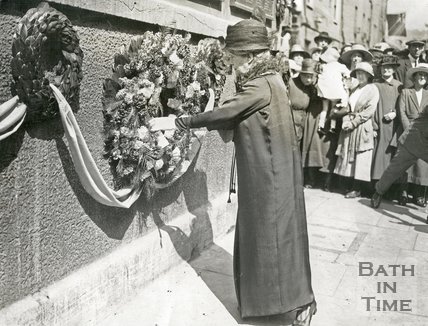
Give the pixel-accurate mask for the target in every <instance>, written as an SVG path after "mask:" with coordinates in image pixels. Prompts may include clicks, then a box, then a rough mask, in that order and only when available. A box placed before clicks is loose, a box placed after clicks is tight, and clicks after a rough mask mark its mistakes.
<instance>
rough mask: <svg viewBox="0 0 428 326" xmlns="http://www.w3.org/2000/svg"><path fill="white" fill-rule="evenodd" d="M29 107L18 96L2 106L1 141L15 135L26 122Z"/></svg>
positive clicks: (0, 108)
mask: <svg viewBox="0 0 428 326" xmlns="http://www.w3.org/2000/svg"><path fill="white" fill-rule="evenodd" d="M26 114H27V105H25V104H24V103H21V102H19V98H18V96H14V97H13V98H11V99H10V100H9V101H7V102H4V103H3V104H1V105H0V140H3V139H5V138H7V137H9V136H10V135H12V134H13V133H15V132H16V131H17V130H18V129H19V127H20V126H21V125H22V123H23V122H24V120H25V116H26Z"/></svg>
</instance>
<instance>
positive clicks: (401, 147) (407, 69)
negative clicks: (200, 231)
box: [150, 19, 428, 326]
mask: <svg viewBox="0 0 428 326" xmlns="http://www.w3.org/2000/svg"><path fill="white" fill-rule="evenodd" d="M314 41H315V42H316V44H317V47H316V48H314V49H313V50H312V51H311V53H308V52H306V51H305V50H304V49H303V48H302V47H301V46H299V45H294V46H293V47H292V48H291V51H290V53H289V60H287V62H288V63H289V65H288V66H289V71H290V78H289V79H288V80H287V78H285V80H286V83H284V75H281V74H280V73H278V69H277V68H278V66H280V65H281V63H284V62H285V61H278V56H273V55H272V52H273V51H271V44H270V43H271V40H270V37H269V36H268V31H267V29H266V26H265V24H264V23H263V22H261V21H258V20H256V19H245V20H242V21H240V22H238V23H236V24H235V25H233V26H229V27H228V29H227V35H226V38H225V49H224V50H225V61H226V62H227V64H230V65H231V66H232V67H234V71H235V73H236V78H237V80H239V83H237V85H238V87H237V92H236V94H235V95H234V96H233V97H232V98H231V99H229V100H227V101H225V102H224V103H223V104H222V105H221V106H220V107H218V108H217V107H216V108H214V109H212V108H207V109H206V111H205V112H203V113H199V114H196V115H194V116H180V117H175V116H170V117H159V118H154V119H152V120H151V121H150V129H151V130H152V131H158V130H167V129H179V130H181V131H189V130H190V129H192V128H202V127H206V128H207V129H209V130H230V131H232V132H233V142H234V145H235V156H236V171H237V175H238V213H237V221H236V228H235V245H234V254H233V267H234V269H233V270H234V281H235V291H236V296H237V301H238V310H239V312H240V315H241V317H242V318H244V319H248V318H253V317H263V318H264V317H266V318H268V319H269V320H272V318H278V320H279V321H281V322H280V324H284V323H285V320H287V318H292V324H293V326H309V325H310V323H311V319H312V316H313V315H314V314H315V312H316V311H317V304H316V300H315V295H314V293H313V290H312V282H311V268H310V260H309V243H308V233H307V222H306V212H305V197H304V193H303V185H305V186H306V187H308V188H309V187H317V186H320V187H322V188H323V189H324V190H325V191H331V190H332V189H334V188H335V179H338V178H340V179H341V180H346V181H347V182H340V184H346V191H345V196H346V197H347V198H355V197H358V196H361V195H362V194H364V193H366V194H369V196H372V205H373V206H374V207H377V206H379V204H380V202H381V199H382V197H383V196H385V194H387V190H388V189H389V188H390V186H391V185H392V183H393V182H394V181H395V180H396V179H400V180H401V182H400V183H399V184H400V185H401V186H400V188H399V189H400V190H401V191H402V192H401V193H400V198H399V199H400V202H401V203H402V204H404V203H405V200H404V197H405V198H406V200H407V193H405V191H406V187H405V185H406V184H407V181H410V182H411V183H413V184H414V185H416V187H414V188H415V189H414V192H413V197H414V198H415V201H416V203H417V204H419V205H425V196H424V190H425V186H426V185H428V183H427V182H426V179H425V177H426V176H427V175H428V169H427V168H426V166H424V164H425V163H424V162H422V161H418V159H423V160H428V128H427V127H426V126H427V125H428V112H425V111H424V109H425V105H426V104H428V93H427V91H426V90H425V87H426V83H427V79H428V65H427V64H424V63H423V61H425V60H424V59H423V56H422V54H423V50H424V42H422V41H418V40H411V41H409V42H407V46H408V49H407V50H406V51H402V52H400V53H396V52H397V51H395V50H394V49H391V48H390V47H389V46H387V45H386V44H384V43H380V44H376V45H375V46H374V47H373V49H369V50H367V49H366V48H365V47H364V46H363V45H361V44H345V45H344V46H343V47H342V49H337V48H335V47H332V46H329V44H330V43H331V41H332V39H331V38H330V37H329V36H328V34H327V33H320V35H318V36H317V37H316V38H315V40H314ZM279 57H281V56H279ZM302 165H303V168H304V175H303V173H302ZM410 167H411V169H410V170H409V171H408V172H409V173H408V176H407V175H406V174H405V171H406V170H407V169H408V168H410ZM377 180H378V182H376V181H377ZM375 182H376V183H375ZM421 189H422V191H421ZM421 198H422V199H421ZM282 321H284V322H282ZM287 324H289V323H287Z"/></svg>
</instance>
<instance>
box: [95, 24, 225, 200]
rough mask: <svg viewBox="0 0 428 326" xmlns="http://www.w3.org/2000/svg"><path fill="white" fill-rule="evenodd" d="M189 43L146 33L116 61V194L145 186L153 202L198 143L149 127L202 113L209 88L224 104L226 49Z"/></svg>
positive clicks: (108, 101) (110, 111) (111, 142)
mask: <svg viewBox="0 0 428 326" xmlns="http://www.w3.org/2000/svg"><path fill="white" fill-rule="evenodd" d="M189 41H190V34H187V35H186V36H182V35H179V34H171V33H162V32H158V33H153V32H146V33H144V34H143V35H142V36H137V37H134V38H132V40H131V42H130V45H129V47H128V48H125V46H123V47H122V48H121V50H120V52H119V53H117V54H116V55H115V56H114V65H113V75H112V77H111V78H108V79H106V80H105V82H104V96H103V114H104V133H105V157H106V158H107V159H108V160H109V163H110V166H111V170H112V173H113V180H114V187H115V189H122V188H136V187H140V186H142V187H144V189H143V191H144V192H145V194H146V197H148V198H150V197H151V196H152V195H153V193H154V190H155V189H156V188H159V187H157V186H156V185H159V184H168V183H169V182H171V180H173V178H174V175H175V172H176V171H177V170H179V168H180V165H181V164H182V163H183V162H184V161H185V160H186V158H188V157H187V155H188V152H189V150H190V147H191V145H192V142H194V141H197V138H196V137H194V135H193V134H192V133H191V132H190V131H179V130H170V131H165V132H160V131H158V132H151V131H150V130H149V129H148V127H147V125H148V121H149V120H151V119H152V118H153V117H160V116H168V115H171V114H173V115H175V116H181V115H194V114H197V113H200V112H202V111H203V110H204V108H205V105H206V104H207V102H208V99H209V92H208V90H209V88H212V89H213V90H214V94H215V100H216V101H217V102H218V99H219V97H220V94H221V92H222V89H223V86H224V83H225V79H226V75H225V70H226V69H225V66H224V64H223V61H222V57H223V52H222V47H221V44H220V42H219V41H218V40H215V39H204V40H201V41H200V42H199V44H198V46H193V45H191V44H190V43H189Z"/></svg>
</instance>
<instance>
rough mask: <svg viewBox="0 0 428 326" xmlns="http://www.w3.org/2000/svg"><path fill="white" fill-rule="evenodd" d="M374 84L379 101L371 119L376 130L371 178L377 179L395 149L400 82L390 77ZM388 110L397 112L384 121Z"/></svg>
mask: <svg viewBox="0 0 428 326" xmlns="http://www.w3.org/2000/svg"><path fill="white" fill-rule="evenodd" d="M375 85H376V87H377V88H378V90H379V102H378V105H377V109H376V111H375V113H374V115H373V120H372V122H373V130H374V131H376V132H377V137H376V138H375V142H374V148H373V161H372V179H374V180H379V179H380V177H381V176H382V173H383V171H385V169H386V168H387V166H388V164H389V162H390V161H391V159H392V157H393V155H394V154H395V150H396V146H393V145H394V143H396V142H394V141H393V137H394V135H395V132H396V129H397V123H396V122H397V120H399V117H398V116H399V115H398V113H397V106H398V105H397V102H398V96H399V95H400V91H401V88H402V84H401V83H400V82H399V81H398V80H395V79H392V80H391V82H387V81H385V80H380V81H379V82H376V83H375ZM389 112H395V113H397V116H396V119H394V120H392V121H386V120H385V119H384V117H383V116H384V115H385V114H387V113H389Z"/></svg>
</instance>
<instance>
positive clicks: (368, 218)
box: [98, 189, 428, 326]
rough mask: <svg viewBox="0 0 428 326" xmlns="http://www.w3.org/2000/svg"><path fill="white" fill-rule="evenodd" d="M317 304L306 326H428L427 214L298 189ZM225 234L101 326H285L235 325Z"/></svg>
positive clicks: (116, 309)
mask: <svg viewBox="0 0 428 326" xmlns="http://www.w3.org/2000/svg"><path fill="white" fill-rule="evenodd" d="M305 197H306V210H307V217H308V231H309V242H310V248H311V251H310V258H311V267H312V285H313V289H314V293H315V296H316V300H317V303H318V312H317V313H316V315H314V317H313V320H312V323H311V325H312V326H327V325H328V326H336V325H337V326H339V325H340V326H343V325H346V326H353V325H355V326H361V325H363V326H366V325H369V326H370V325H376V326H378V325H379V326H386V325H388V326H390V325H399V326H407V325H409V326H410V325H412V326H426V325H428V224H426V218H427V209H425V208H420V207H417V206H413V205H410V204H408V206H406V207H403V206H398V205H397V204H396V203H392V202H387V201H384V202H382V204H381V206H380V207H379V208H378V209H376V210H375V209H372V208H371V207H370V201H369V199H366V198H356V199H345V198H344V196H343V195H341V194H337V193H327V192H323V191H321V190H317V189H305ZM233 237H234V232H233V230H232V231H231V232H229V233H227V234H226V235H225V236H224V237H221V238H220V239H217V240H216V241H215V243H214V244H213V245H212V246H211V247H209V248H208V249H207V250H205V251H203V252H202V253H201V254H200V255H199V256H198V257H196V258H194V259H192V260H191V261H189V262H183V263H182V264H180V265H179V266H177V267H175V268H173V269H171V270H170V271H169V272H167V273H166V274H164V275H162V276H160V277H159V278H157V279H156V280H154V281H153V282H152V283H150V284H149V285H148V286H146V287H145V288H144V289H143V290H142V291H141V293H140V294H139V295H138V296H136V297H135V298H134V299H133V300H132V301H131V302H128V303H126V304H125V305H123V306H120V307H112V309H111V311H110V314H109V315H108V316H106V318H105V319H104V320H100V321H99V323H98V324H99V325H103V326H119V325H120V326H145V325H147V326H211V325H212V326H229V325H230V326H232V325H272V326H273V325H288V324H290V323H291V320H288V321H287V320H281V321H279V320H266V319H263V320H251V321H248V320H242V319H241V318H240V317H239V313H238V310H237V301H236V297H235V289H234V284H233V273H232V253H233Z"/></svg>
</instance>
